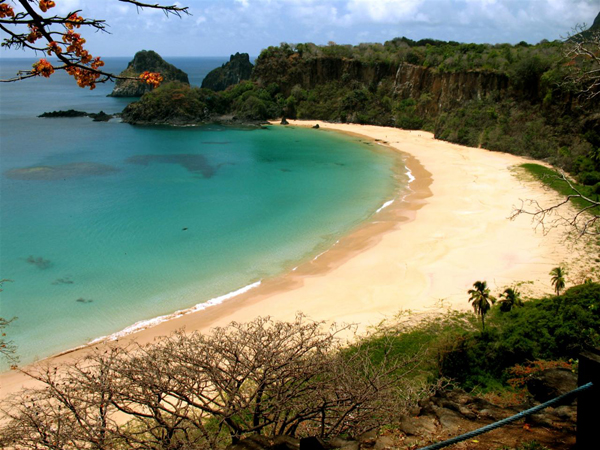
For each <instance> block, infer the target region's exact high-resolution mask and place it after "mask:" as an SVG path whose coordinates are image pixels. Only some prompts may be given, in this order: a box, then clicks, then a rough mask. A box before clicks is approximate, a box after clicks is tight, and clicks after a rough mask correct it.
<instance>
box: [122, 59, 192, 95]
mask: <svg viewBox="0 0 600 450" xmlns="http://www.w3.org/2000/svg"><path fill="white" fill-rule="evenodd" d="M146 71H148V72H158V73H160V74H161V75H162V76H163V78H164V80H163V82H164V83H168V82H170V81H179V82H181V83H184V84H190V82H189V79H188V76H187V74H186V73H185V72H184V71H182V70H180V69H178V68H177V67H175V66H173V65H172V64H169V63H168V62H166V61H165V60H164V59H162V58H161V56H160V55H159V54H158V53H156V52H154V51H152V50H142V51H139V52H137V53H136V54H135V56H134V57H133V60H131V61H130V62H129V64H128V65H127V69H125V70H124V71H123V72H121V73H120V74H119V75H120V76H123V77H138V76H139V75H140V74H141V73H143V72H146ZM151 90H152V86H150V85H148V84H145V83H141V82H139V81H135V80H117V82H116V83H115V88H114V89H113V91H112V93H111V94H110V96H111V97H141V96H142V95H144V94H145V93H146V92H150V91H151Z"/></svg>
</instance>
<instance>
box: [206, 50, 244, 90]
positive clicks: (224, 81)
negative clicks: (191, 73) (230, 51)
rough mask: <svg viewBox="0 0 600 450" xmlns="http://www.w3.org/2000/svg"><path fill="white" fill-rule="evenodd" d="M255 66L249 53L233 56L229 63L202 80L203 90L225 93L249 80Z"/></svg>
mask: <svg viewBox="0 0 600 450" xmlns="http://www.w3.org/2000/svg"><path fill="white" fill-rule="evenodd" d="M253 67H254V66H253V65H252V63H251V62H250V57H249V56H248V53H236V54H235V55H231V57H230V58H229V62H227V63H225V64H223V65H222V66H221V67H217V68H216V69H214V70H212V71H211V72H209V73H208V75H206V77H205V78H204V80H202V88H206V89H211V90H213V91H224V90H225V89H227V87H229V86H232V85H234V84H238V83H239V82H241V81H244V80H249V79H250V76H251V75H252V69H253Z"/></svg>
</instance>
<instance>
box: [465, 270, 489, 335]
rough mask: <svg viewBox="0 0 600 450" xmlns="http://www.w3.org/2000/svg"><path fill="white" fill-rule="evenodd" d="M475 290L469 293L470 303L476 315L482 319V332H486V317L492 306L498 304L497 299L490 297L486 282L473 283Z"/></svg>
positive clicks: (470, 290)
mask: <svg viewBox="0 0 600 450" xmlns="http://www.w3.org/2000/svg"><path fill="white" fill-rule="evenodd" d="M473 288H474V289H469V290H468V291H467V293H468V294H469V295H470V297H469V302H470V303H472V304H473V310H474V311H475V314H476V315H478V316H479V317H481V328H482V331H485V315H486V314H487V312H488V311H489V310H490V308H491V307H492V304H493V303H495V302H496V299H495V298H494V297H492V296H491V295H490V290H489V288H488V287H487V282H485V281H476V282H475V283H473Z"/></svg>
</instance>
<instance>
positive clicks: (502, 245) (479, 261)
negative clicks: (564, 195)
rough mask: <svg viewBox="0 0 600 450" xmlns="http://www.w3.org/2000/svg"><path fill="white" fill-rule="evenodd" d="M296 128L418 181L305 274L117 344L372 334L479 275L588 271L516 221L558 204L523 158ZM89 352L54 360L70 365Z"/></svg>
mask: <svg viewBox="0 0 600 450" xmlns="http://www.w3.org/2000/svg"><path fill="white" fill-rule="evenodd" d="M290 122H291V126H313V125H315V124H316V123H319V125H320V132H324V133H326V132H329V131H328V130H337V131H343V132H348V133H354V134H358V135H362V136H364V137H365V138H369V139H373V140H378V141H379V142H377V141H375V143H379V144H384V143H385V144H387V145H389V146H390V147H391V148H393V149H396V150H398V151H400V152H402V154H403V155H405V161H406V165H407V167H408V168H409V169H410V171H411V172H412V175H413V176H414V177H415V181H413V182H412V183H411V185H410V187H411V193H409V195H408V196H407V197H406V198H405V202H402V199H401V198H398V199H395V201H394V203H393V204H391V205H390V206H388V207H387V208H385V209H383V210H382V211H380V212H379V213H377V214H375V215H374V217H373V221H372V223H368V224H365V225H364V226H363V227H361V228H360V229H359V230H356V231H355V232H354V233H352V234H351V235H349V236H347V237H345V238H343V239H341V240H340V241H339V243H338V244H336V245H335V246H334V247H333V248H332V249H330V250H329V251H327V252H326V253H324V254H322V255H321V256H319V257H318V258H317V259H315V260H313V261H310V262H307V263H305V264H303V265H301V266H300V267H298V268H297V269H296V270H294V271H292V272H290V273H288V274H284V275H282V276H280V277H277V278H274V279H271V280H265V281H263V283H262V284H261V285H260V286H259V287H257V288H255V289H252V290H250V291H249V292H247V293H244V294H242V295H240V296H237V297H235V298H232V299H229V300H226V301H224V302H223V303H221V304H219V305H216V306H212V307H210V308H208V309H206V310H204V311H199V312H196V313H192V314H187V315H184V316H181V317H179V318H175V319H173V320H169V321H166V322H163V323H161V324H159V325H157V326H154V327H152V328H148V329H145V330H143V331H139V332H137V333H135V334H132V335H130V336H128V337H123V338H121V339H120V340H119V343H123V344H124V343H126V342H128V341H129V340H131V339H135V340H136V341H137V342H140V343H146V342H151V341H152V340H153V339H155V338H156V337H157V336H161V335H166V334H169V333H170V332H172V331H173V330H175V329H178V328H181V327H185V328H186V330H188V331H191V330H208V329H210V328H211V327H214V326H218V325H225V324H227V323H229V322H231V321H234V320H235V321H247V320H251V319H253V318H254V317H256V316H260V315H270V316H272V317H275V318H277V319H284V320H285V319H292V318H293V317H294V316H295V315H296V314H297V313H298V312H303V313H304V314H306V315H307V316H309V317H310V318H312V319H319V320H327V321H333V320H335V321H340V322H342V321H343V322H355V323H357V324H359V328H361V329H364V328H365V327H368V326H369V325H374V324H377V323H379V322H380V321H381V320H383V319H385V318H390V317H392V316H393V315H395V314H396V313H398V312H399V311H400V310H403V309H411V310H413V311H439V310H441V308H442V307H443V308H447V307H452V308H457V309H467V308H470V305H469V304H468V301H467V299H468V295H467V290H468V289H469V288H470V287H471V286H472V284H473V282H475V281H477V280H486V281H487V282H488V285H489V286H490V287H491V289H492V292H493V293H494V294H499V293H500V292H501V291H502V290H503V289H504V288H505V287H508V286H512V285H514V284H516V283H523V284H521V287H520V289H521V291H522V292H523V293H524V294H525V295H527V294H528V293H530V294H531V293H535V294H536V295H537V294H543V293H551V292H552V287H551V285H550V276H549V275H548V272H550V270H551V269H552V268H553V267H555V266H557V265H558V264H562V263H566V264H567V265H568V266H569V267H570V268H571V274H574V273H576V272H577V270H576V268H577V266H578V265H579V266H581V265H582V264H583V260H582V254H581V253H580V252H578V251H576V249H575V250H574V249H573V248H571V247H570V246H568V245H566V244H565V242H564V240H563V236H562V234H561V233H560V232H559V230H555V231H554V232H552V233H550V234H549V235H546V236H544V235H543V234H542V233H541V232H540V231H537V232H536V231H535V230H534V228H533V226H532V224H531V221H530V219H529V218H528V217H525V216H521V217H519V218H517V219H516V220H515V221H510V220H509V219H508V217H509V215H510V213H511V211H512V209H513V206H516V205H519V204H520V199H528V198H535V199H537V200H539V201H540V202H541V203H544V202H547V203H550V202H552V201H553V200H555V199H556V196H555V194H553V193H552V192H548V191H547V190H545V189H544V188H543V187H542V186H541V184H539V183H537V182H534V181H531V180H529V179H527V177H525V176H524V173H523V171H522V170H521V169H516V168H515V166H518V165H519V164H522V163H523V162H526V160H525V159H523V158H520V157H516V156H512V155H508V154H502V153H495V152H490V151H487V150H482V149H475V148H468V147H462V146H458V145H453V144H449V143H446V142H442V141H437V140H434V139H433V136H432V134H431V133H427V132H423V131H404V130H399V129H395V128H385V127H376V126H361V125H348V124H329V123H323V122H316V121H310V122H296V121H290ZM532 283H533V284H532ZM98 345H102V344H95V346H98ZM85 351H86V349H85V348H84V349H80V350H76V351H74V352H70V353H66V354H63V355H60V356H57V357H54V358H49V359H47V360H46V362H49V363H51V364H61V363H63V362H65V361H69V360H72V359H73V358H76V357H79V356H81V355H83V354H84V352H85ZM26 382H27V379H26V378H25V377H24V376H23V375H22V374H20V373H18V372H9V373H5V374H2V375H0V389H1V390H2V395H6V394H8V393H10V392H14V391H15V390H17V389H19V388H20V387H21V386H23V384H24V383H26Z"/></svg>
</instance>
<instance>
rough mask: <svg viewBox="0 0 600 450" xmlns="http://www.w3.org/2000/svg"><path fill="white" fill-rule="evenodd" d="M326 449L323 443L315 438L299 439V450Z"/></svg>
mask: <svg viewBox="0 0 600 450" xmlns="http://www.w3.org/2000/svg"><path fill="white" fill-rule="evenodd" d="M326 448H327V446H326V444H325V442H324V441H323V440H322V439H321V438H319V437H317V436H310V437H306V438H302V439H300V450H325V449H326Z"/></svg>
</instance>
